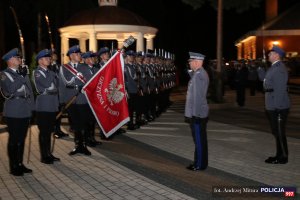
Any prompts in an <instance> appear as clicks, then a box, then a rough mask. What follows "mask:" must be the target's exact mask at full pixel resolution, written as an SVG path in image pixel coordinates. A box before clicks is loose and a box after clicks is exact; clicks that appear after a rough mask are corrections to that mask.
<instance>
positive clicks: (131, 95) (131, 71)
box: [124, 50, 139, 130]
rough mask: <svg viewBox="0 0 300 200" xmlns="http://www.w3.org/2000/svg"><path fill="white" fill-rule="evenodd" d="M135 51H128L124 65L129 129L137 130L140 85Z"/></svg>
mask: <svg viewBox="0 0 300 200" xmlns="http://www.w3.org/2000/svg"><path fill="white" fill-rule="evenodd" d="M134 56H135V52H134V51H133V50H128V51H127V52H126V58H125V60H126V61H125V66H124V77H125V88H126V92H127V94H128V110H129V117H130V121H129V123H128V127H127V129H128V130H135V129H137V128H139V126H138V125H137V123H136V111H137V110H136V108H137V105H138V104H137V97H138V86H137V82H136V81H137V73H136V69H135V66H134Z"/></svg>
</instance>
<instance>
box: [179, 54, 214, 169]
mask: <svg viewBox="0 0 300 200" xmlns="http://www.w3.org/2000/svg"><path fill="white" fill-rule="evenodd" d="M189 54H190V59H189V65H190V68H191V71H189V74H190V76H191V79H190V81H189V85H188V91H187V96H186V104H185V117H187V118H189V119H190V127H191V130H192V135H193V140H194V143H195V152H194V163H193V164H191V165H190V166H188V167H187V169H189V170H193V171H197V170H204V169H206V168H207V164H208V152H207V151H208V150H207V134H206V124H207V121H208V111H209V108H208V105H207V100H206V94H207V88H208V84H209V78H208V75H207V73H206V71H205V69H204V68H203V67H202V65H203V60H204V57H205V56H204V55H202V54H200V53H194V52H189Z"/></svg>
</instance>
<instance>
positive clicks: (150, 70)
mask: <svg viewBox="0 0 300 200" xmlns="http://www.w3.org/2000/svg"><path fill="white" fill-rule="evenodd" d="M152 56H153V55H152V54H151V53H146V54H145V57H144V60H143V66H144V68H145V73H146V83H147V85H146V86H147V91H148V92H147V93H149V95H148V97H147V99H146V107H147V114H146V119H147V121H153V120H154V119H155V113H156V96H157V92H158V88H157V87H156V74H155V68H154V64H153V63H151V64H150V57H152Z"/></svg>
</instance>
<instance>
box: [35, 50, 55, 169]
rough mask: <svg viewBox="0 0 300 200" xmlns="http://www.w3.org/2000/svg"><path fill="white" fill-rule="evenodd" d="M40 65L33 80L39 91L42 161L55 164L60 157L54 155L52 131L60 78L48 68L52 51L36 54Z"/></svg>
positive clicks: (38, 105) (38, 118)
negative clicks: (52, 151)
mask: <svg viewBox="0 0 300 200" xmlns="http://www.w3.org/2000/svg"><path fill="white" fill-rule="evenodd" d="M36 61H37V62H38V67H37V69H36V70H34V72H33V82H34V85H35V88H36V91H37V93H38V95H37V97H36V104H35V105H36V108H35V110H36V117H37V126H38V128H39V131H40V134H39V145H40V153H41V162H42V163H45V164H53V162H54V161H59V160H60V159H59V158H57V157H55V156H53V155H52V153H51V151H50V149H51V148H50V147H51V133H52V132H53V131H54V128H55V122H56V113H57V112H58V106H59V103H58V79H57V75H56V74H55V72H53V71H51V70H49V69H48V66H50V62H51V51H50V50H48V49H44V50H41V51H40V52H39V53H38V54H37V55H36Z"/></svg>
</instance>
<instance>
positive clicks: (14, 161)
mask: <svg viewBox="0 0 300 200" xmlns="http://www.w3.org/2000/svg"><path fill="white" fill-rule="evenodd" d="M18 151H19V150H18V146H17V145H8V157H9V168H10V174H12V175H14V176H23V175H24V172H23V170H22V168H21V167H20V166H19V162H18Z"/></svg>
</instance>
